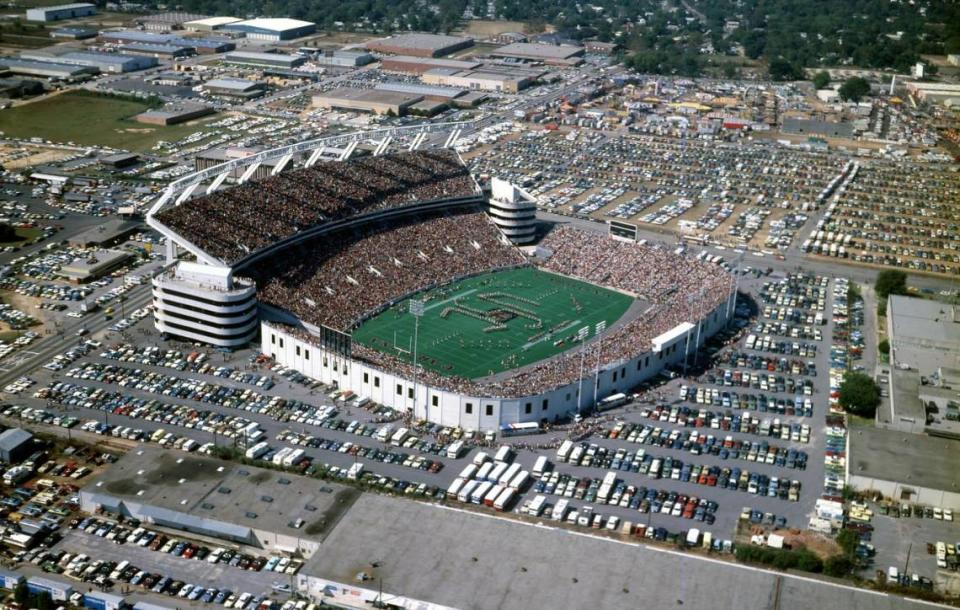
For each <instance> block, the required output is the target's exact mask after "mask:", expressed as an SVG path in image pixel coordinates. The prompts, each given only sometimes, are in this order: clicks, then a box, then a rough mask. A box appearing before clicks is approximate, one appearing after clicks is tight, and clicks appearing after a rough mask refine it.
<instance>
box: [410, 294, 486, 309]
mask: <svg viewBox="0 0 960 610" xmlns="http://www.w3.org/2000/svg"><path fill="white" fill-rule="evenodd" d="M476 291H477V289H476V288H471V289H470V290H465V291H463V292H461V293H460V294H456V295H454V296H452V297H450V298H449V299H445V300H443V301H437V302H436V303H434V304H433V305H427V306H426V307H424V308H423V310H424V311H430V310H431V309H436V308H437V307H440V306H441V305H446V304H447V303H449V302H450V301H456V300H457V299H459V298H461V297H465V296H468V295H471V294H473V293H474V292H476Z"/></svg>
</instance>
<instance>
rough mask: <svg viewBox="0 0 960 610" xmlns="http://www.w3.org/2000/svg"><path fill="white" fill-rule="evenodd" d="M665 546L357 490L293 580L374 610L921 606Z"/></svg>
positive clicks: (317, 594) (320, 595) (877, 609)
mask: <svg viewBox="0 0 960 610" xmlns="http://www.w3.org/2000/svg"><path fill="white" fill-rule="evenodd" d="M664 551H665V549H663V548H657V547H654V546H647V545H640V544H628V543H624V542H623V541H621V540H611V539H607V538H604V537H601V536H587V535H583V533H582V532H575V531H570V530H567V529H564V528H561V527H553V526H552V525H550V524H545V523H536V524H534V523H524V522H520V521H517V520H514V519H500V518H492V517H491V516H490V515H486V514H476V513H474V512H470V511H464V510H451V509H450V508H449V507H443V506H439V505H435V504H428V503H425V502H414V501H410V500H405V499H403V498H393V497H389V496H381V495H376V494H369V493H365V494H363V496H361V497H360V499H359V500H357V501H356V502H355V503H354V504H353V506H351V507H350V508H349V509H348V510H347V511H346V513H345V514H344V515H343V516H342V517H340V519H339V520H338V521H337V524H336V525H335V526H334V527H333V528H332V531H330V532H329V533H328V534H327V535H326V537H325V540H324V541H323V542H322V544H321V546H320V550H319V551H318V552H317V553H314V555H313V556H312V557H311V558H310V560H309V561H307V563H306V564H305V565H304V566H303V568H302V569H301V570H300V572H299V573H298V574H297V576H296V583H297V589H298V590H299V591H300V592H301V593H304V594H306V595H308V596H309V597H310V598H311V599H313V600H326V601H327V602H332V603H334V604H338V603H343V604H344V605H345V606H347V607H351V608H360V607H371V606H372V607H376V605H377V604H378V603H379V600H384V601H386V602H387V603H388V604H389V605H390V606H394V607H398V608H423V609H430V610H444V609H450V608H470V609H471V610H495V609H500V608H504V607H510V608H604V609H605V610H634V609H636V608H658V609H661V608H678V609H681V610H682V609H683V608H695V609H701V608H769V607H776V608H781V609H783V610H787V609H799V608H817V609H818V610H848V609H850V608H871V610H894V609H903V610H920V609H921V608H925V607H926V606H927V605H928V602H922V601H916V602H914V601H911V600H908V599H905V598H902V597H899V596H896V595H892V594H890V595H878V594H877V592H875V591H865V590H862V589H858V588H855V587H851V586H847V585H845V584H837V583H835V582H831V581H827V580H818V579H816V578H811V577H809V576H795V575H792V574H790V573H784V572H777V571H773V570H763V569H757V568H756V567H753V566H745V565H740V564H737V563H734V562H731V561H717V560H711V559H709V558H706V557H704V556H702V554H700V553H680V552H664ZM585 558H589V560H587V561H585ZM360 573H362V575H361V574H360ZM694 574H695V575H696V577H692V576H691V575H694ZM491 583H497V586H491ZM718 583H736V586H718ZM505 600H509V601H508V602H505ZM771 600H774V601H773V603H771Z"/></svg>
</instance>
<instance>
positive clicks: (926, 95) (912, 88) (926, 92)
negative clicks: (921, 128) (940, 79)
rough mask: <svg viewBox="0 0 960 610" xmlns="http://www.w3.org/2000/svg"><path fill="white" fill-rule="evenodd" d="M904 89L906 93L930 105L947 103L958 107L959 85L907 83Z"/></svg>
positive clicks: (959, 102) (959, 100)
mask: <svg viewBox="0 0 960 610" xmlns="http://www.w3.org/2000/svg"><path fill="white" fill-rule="evenodd" d="M906 87H907V91H909V92H910V93H911V94H913V95H915V96H916V97H917V99H920V100H922V101H924V102H928V103H930V104H945V103H947V102H949V103H951V104H953V105H960V85H953V84H948V83H925V82H909V83H906Z"/></svg>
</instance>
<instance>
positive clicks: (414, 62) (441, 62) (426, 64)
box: [380, 55, 481, 74]
mask: <svg viewBox="0 0 960 610" xmlns="http://www.w3.org/2000/svg"><path fill="white" fill-rule="evenodd" d="M480 65H481V63H480V62H479V61H462V60H459V59H434V58H429V57H414V56H413V55H397V56H394V57H384V58H383V59H382V60H380V69H381V70H383V71H385V72H401V73H403V74H423V73H425V72H428V71H430V70H433V69H436V68H443V69H447V70H457V71H459V70H472V69H474V68H479V67H480Z"/></svg>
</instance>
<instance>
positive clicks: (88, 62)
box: [20, 51, 157, 74]
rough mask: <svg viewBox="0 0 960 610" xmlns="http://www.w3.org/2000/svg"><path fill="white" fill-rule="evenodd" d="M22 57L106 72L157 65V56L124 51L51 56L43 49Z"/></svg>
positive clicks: (125, 71) (141, 68)
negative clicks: (128, 53)
mask: <svg viewBox="0 0 960 610" xmlns="http://www.w3.org/2000/svg"><path fill="white" fill-rule="evenodd" d="M20 57H21V59H25V60H28V61H50V62H55V63H58V64H66V65H72V66H85V67H87V68H96V69H97V70H99V71H100V72H103V73H105V74H124V73H127V72H135V71H137V70H146V69H147V68H153V67H154V66H156V65H157V59H156V58H155V57H143V56H139V55H126V54H122V53H95V52H92V51H78V52H74V53H64V54H63V55H56V56H51V55H49V54H47V53H44V52H42V51H34V52H24V53H21V54H20Z"/></svg>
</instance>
